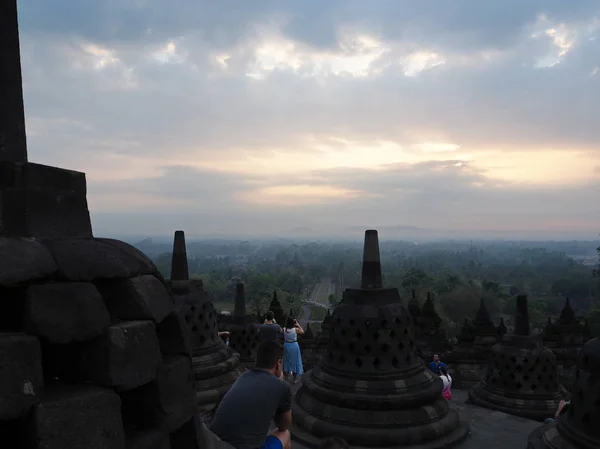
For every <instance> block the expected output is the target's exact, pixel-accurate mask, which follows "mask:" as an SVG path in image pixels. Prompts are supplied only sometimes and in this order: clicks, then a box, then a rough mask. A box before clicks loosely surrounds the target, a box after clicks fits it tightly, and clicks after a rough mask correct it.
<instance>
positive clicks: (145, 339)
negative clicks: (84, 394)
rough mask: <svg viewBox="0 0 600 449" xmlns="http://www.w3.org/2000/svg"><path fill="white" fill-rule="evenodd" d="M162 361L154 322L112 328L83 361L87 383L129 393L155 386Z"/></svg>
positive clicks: (137, 322)
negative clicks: (151, 383)
mask: <svg viewBox="0 0 600 449" xmlns="http://www.w3.org/2000/svg"><path fill="white" fill-rule="evenodd" d="M160 360H161V354H160V348H159V344H158V338H157V337H156V330H155V326H154V323H152V321H130V322H125V323H120V324H115V325H113V326H110V327H109V328H108V329H106V331H105V332H104V334H103V335H102V336H100V337H98V338H96V339H95V340H93V341H92V342H91V343H90V344H89V345H88V346H87V347H86V348H85V351H84V354H83V357H82V362H81V365H82V366H81V369H82V374H83V376H84V378H85V379H87V380H90V381H92V382H94V383H96V384H98V385H103V386H107V387H116V388H118V389H120V390H128V389H133V388H136V387H139V386H140V385H144V384H146V383H148V382H151V381H152V380H154V378H155V377H156V370H157V368H158V365H159V363H160Z"/></svg>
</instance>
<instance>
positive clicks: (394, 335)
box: [390, 329, 396, 338]
mask: <svg viewBox="0 0 600 449" xmlns="http://www.w3.org/2000/svg"><path fill="white" fill-rule="evenodd" d="M395 337H396V331H395V330H393V329H392V330H391V331H390V338H395Z"/></svg>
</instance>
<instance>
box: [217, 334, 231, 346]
mask: <svg viewBox="0 0 600 449" xmlns="http://www.w3.org/2000/svg"><path fill="white" fill-rule="evenodd" d="M217 335H218V336H219V337H221V340H223V342H224V343H225V344H226V345H227V346H229V337H230V336H231V333H230V332H229V331H220V332H217Z"/></svg>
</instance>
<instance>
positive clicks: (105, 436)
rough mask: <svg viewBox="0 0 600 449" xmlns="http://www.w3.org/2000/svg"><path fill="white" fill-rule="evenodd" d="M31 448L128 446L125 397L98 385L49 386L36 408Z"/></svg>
mask: <svg viewBox="0 0 600 449" xmlns="http://www.w3.org/2000/svg"><path fill="white" fill-rule="evenodd" d="M30 435H31V445H30V447H31V448H39V449H41V448H43V449H63V448H86V449H124V447H125V436H124V431H123V423H122V421H121V400H120V399H119V396H118V395H117V394H115V393H114V392H112V391H110V390H107V389H104V388H99V387H95V386H88V385H85V386H83V385H80V386H61V387H52V388H51V389H50V388H49V389H48V391H47V392H46V394H44V397H43V398H42V402H41V403H40V404H39V405H37V406H36V407H35V408H34V413H33V416H32V422H31V430H30Z"/></svg>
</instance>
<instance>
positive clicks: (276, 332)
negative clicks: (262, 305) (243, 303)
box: [258, 310, 283, 341]
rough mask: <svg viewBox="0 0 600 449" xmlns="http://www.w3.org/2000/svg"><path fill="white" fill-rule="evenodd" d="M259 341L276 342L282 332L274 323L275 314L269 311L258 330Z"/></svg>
mask: <svg viewBox="0 0 600 449" xmlns="http://www.w3.org/2000/svg"><path fill="white" fill-rule="evenodd" d="M258 332H259V334H260V341H277V340H278V338H279V336H280V335H281V333H282V332H283V330H282V329H281V326H280V325H279V324H277V321H275V314H274V313H273V311H271V310H269V311H268V312H267V318H266V319H265V322H264V323H263V324H261V325H260V328H259V331H258Z"/></svg>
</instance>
